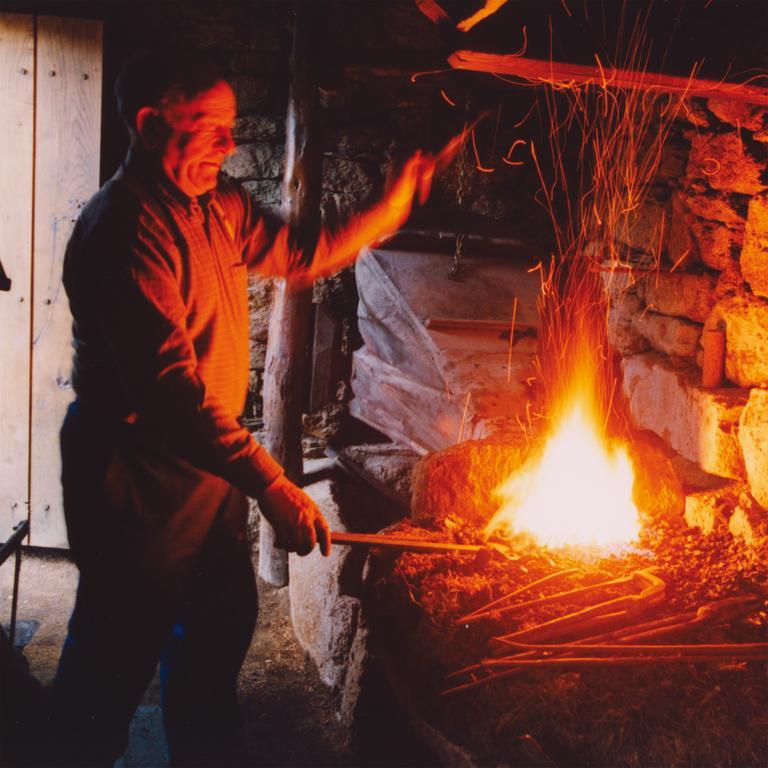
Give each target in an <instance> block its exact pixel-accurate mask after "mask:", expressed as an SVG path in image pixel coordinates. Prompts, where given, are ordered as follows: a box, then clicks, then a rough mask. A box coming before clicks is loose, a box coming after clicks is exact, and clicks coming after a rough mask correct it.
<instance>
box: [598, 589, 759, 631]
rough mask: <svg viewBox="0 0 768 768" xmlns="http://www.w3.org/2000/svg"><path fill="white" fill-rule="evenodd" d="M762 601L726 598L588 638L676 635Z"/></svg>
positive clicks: (738, 614) (723, 619) (728, 618)
mask: <svg viewBox="0 0 768 768" xmlns="http://www.w3.org/2000/svg"><path fill="white" fill-rule="evenodd" d="M762 601H763V598H760V597H758V596H757V595H743V596H741V597H728V598H724V599H723V600H716V601H714V602H712V603H705V604H704V605H701V606H699V607H698V608H697V609H695V610H693V611H686V612H685V613H678V614H675V615H674V616H666V617H665V618H662V619H657V620H656V621H650V622H646V623H644V624H637V625H635V626H632V627H625V628H623V629H620V630H616V631H615V632H613V633H609V634H608V635H602V636H597V637H592V638H590V641H591V642H602V641H604V640H611V639H616V640H617V641H619V642H631V641H638V640H649V639H651V638H657V637H664V636H667V635H674V634H679V633H681V632H686V631H688V630H690V629H693V628H694V627H698V626H701V625H705V624H715V623H718V622H719V623H722V622H726V621H733V620H735V619H739V618H741V617H743V616H747V615H748V614H750V613H752V611H753V610H755V608H757V607H758V606H759V605H760V604H761V602H762Z"/></svg>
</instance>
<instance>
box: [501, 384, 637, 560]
mask: <svg viewBox="0 0 768 768" xmlns="http://www.w3.org/2000/svg"><path fill="white" fill-rule="evenodd" d="M579 376H580V379H579V381H578V382H577V384H576V385H575V388H574V390H573V391H572V392H571V393H570V396H569V397H568V398H567V399H566V400H564V402H563V406H562V410H561V411H560V415H559V417H558V419H557V426H556V427H555V429H554V430H553V432H552V434H551V436H550V437H549V438H548V439H547V441H546V443H545V444H544V446H543V449H542V450H541V451H540V452H537V453H535V454H534V455H533V456H532V457H531V458H529V460H528V461H527V462H526V463H525V464H524V465H523V466H522V467H521V468H520V469H519V470H518V471H517V472H515V473H514V474H513V475H511V476H510V477H509V478H507V480H505V481H504V482H503V483H502V484H501V485H500V486H499V487H498V488H497V489H496V490H495V494H496V496H497V497H498V499H499V501H500V503H501V507H500V509H499V511H498V512H497V513H496V515H495V516H494V518H493V519H492V520H491V522H490V523H489V525H488V527H487V529H486V534H489V533H492V532H496V531H498V532H506V533H511V534H520V533H523V534H529V535H531V536H532V537H533V538H534V539H535V540H536V542H537V543H538V544H541V545H544V546H548V547H554V548H556V547H563V546H580V547H590V548H599V549H610V550H614V551H615V550H616V549H620V548H624V547H626V546H627V545H630V544H632V543H633V542H634V541H636V540H637V538H638V535H639V532H640V520H639V516H638V511H637V507H636V506H635V503H634V501H633V500H632V485H633V470H632V466H631V463H630V460H629V457H628V455H627V452H626V450H625V449H624V447H623V446H621V445H620V444H618V443H616V442H613V443H612V442H609V441H607V440H606V439H605V438H604V436H603V434H602V429H601V427H602V421H603V420H602V419H601V417H600V409H599V407H598V404H597V402H596V401H595V398H594V397H593V396H592V395H591V392H592V391H593V389H592V387H591V386H590V385H591V384H593V383H594V382H592V381H591V380H590V372H589V370H583V371H581V372H580V374H579Z"/></svg>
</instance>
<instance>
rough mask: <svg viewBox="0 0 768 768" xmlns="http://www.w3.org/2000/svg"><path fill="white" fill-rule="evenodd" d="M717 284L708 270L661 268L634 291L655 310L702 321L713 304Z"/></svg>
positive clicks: (698, 321) (664, 313)
mask: <svg viewBox="0 0 768 768" xmlns="http://www.w3.org/2000/svg"><path fill="white" fill-rule="evenodd" d="M716 284H717V278H716V277H715V276H714V275H711V274H701V275H699V274H695V273H692V272H661V273H659V274H654V275H650V276H648V277H646V278H645V279H643V280H641V281H640V282H639V283H638V287H637V292H638V295H639V296H640V298H641V299H643V300H644V301H645V303H646V304H647V305H648V308H649V309H652V310H654V311H655V312H659V313H660V314H662V315H673V316H675V317H686V318H688V319H689V320H694V321H695V322H697V323H703V322H704V321H705V320H706V319H707V316H708V315H709V313H710V311H711V309H712V307H713V306H714V305H715V301H716V297H715V286H716Z"/></svg>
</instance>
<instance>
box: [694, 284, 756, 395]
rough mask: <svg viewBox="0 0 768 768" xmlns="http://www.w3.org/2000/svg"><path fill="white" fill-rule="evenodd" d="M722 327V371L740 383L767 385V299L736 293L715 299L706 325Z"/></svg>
mask: <svg viewBox="0 0 768 768" xmlns="http://www.w3.org/2000/svg"><path fill="white" fill-rule="evenodd" d="M718 323H722V324H723V326H724V327H725V375H726V376H727V377H728V379H730V380H731V381H732V382H734V383H735V384H737V385H738V386H740V387H763V386H768V301H766V300H765V299H760V298H757V297H756V296H752V295H751V294H748V293H738V294H736V295H735V296H730V297H727V298H725V299H722V300H721V301H719V302H718V303H717V304H716V305H715V307H714V308H713V310H712V313H711V314H710V316H709V318H708V319H707V323H706V325H707V327H713V326H715V325H717V324H718Z"/></svg>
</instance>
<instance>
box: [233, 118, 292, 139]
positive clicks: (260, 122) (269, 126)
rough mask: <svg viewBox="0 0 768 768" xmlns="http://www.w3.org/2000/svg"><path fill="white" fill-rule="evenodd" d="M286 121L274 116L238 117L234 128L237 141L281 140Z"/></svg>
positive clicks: (234, 136)
mask: <svg viewBox="0 0 768 768" xmlns="http://www.w3.org/2000/svg"><path fill="white" fill-rule="evenodd" d="M284 130H285V125H284V121H283V120H282V119H278V118H276V117H273V116H272V115H246V116H245V117H238V118H237V120H235V125H234V127H233V128H232V136H233V138H234V139H235V141H273V140H275V139H281V138H282V136H283V131H284Z"/></svg>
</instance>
